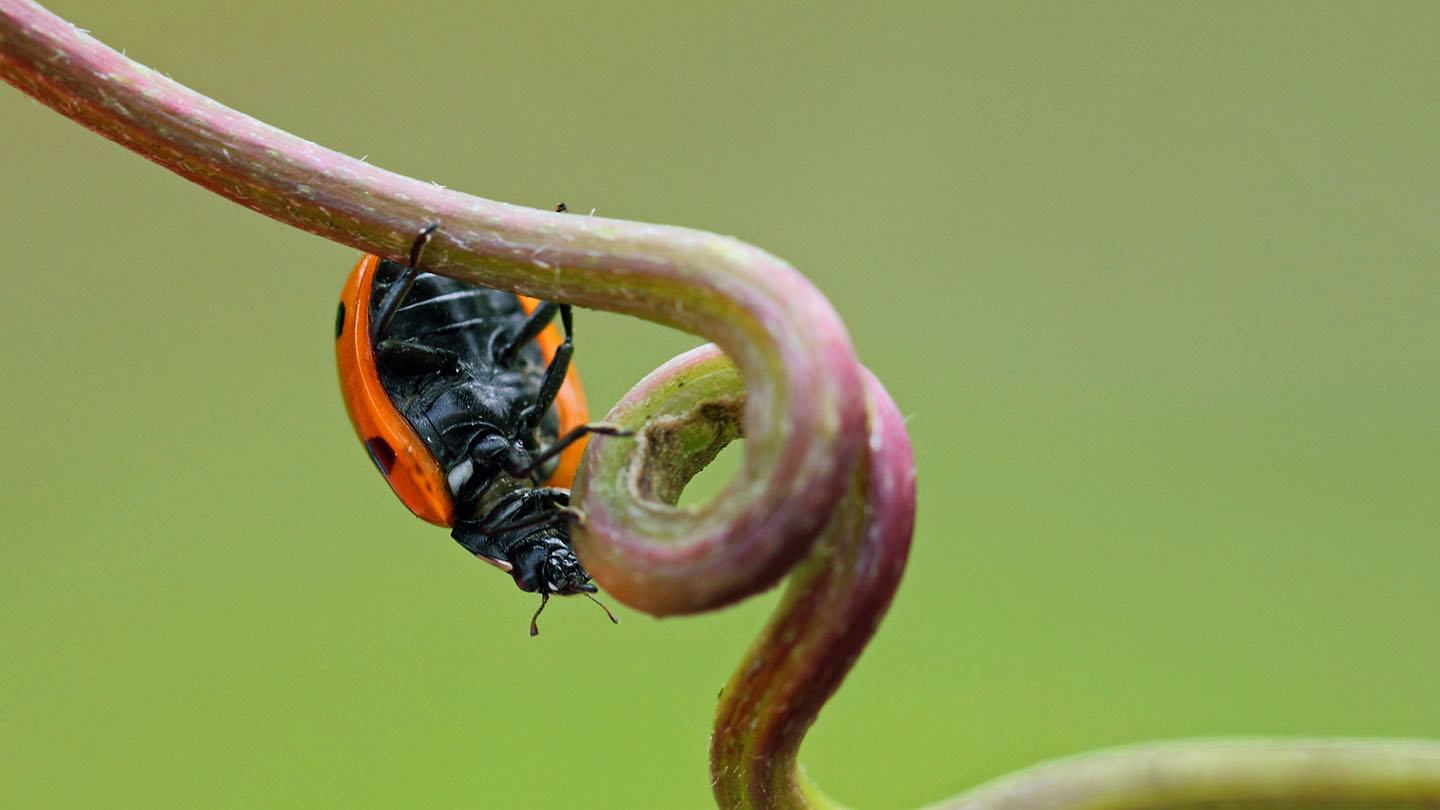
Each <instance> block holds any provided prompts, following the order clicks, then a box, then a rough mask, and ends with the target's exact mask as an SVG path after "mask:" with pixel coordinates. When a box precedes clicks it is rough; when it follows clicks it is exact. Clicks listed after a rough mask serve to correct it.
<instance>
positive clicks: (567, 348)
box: [520, 304, 575, 433]
mask: <svg viewBox="0 0 1440 810" xmlns="http://www.w3.org/2000/svg"><path fill="white" fill-rule="evenodd" d="M558 306H559V309H560V323H561V325H562V326H564V328H565V340H564V341H563V342H561V344H560V345H559V346H558V347H556V349H555V356H554V357H552V358H550V365H549V366H547V367H546V368H545V379H544V380H542V381H541V382H540V393H539V394H538V395H537V396H536V397H535V401H534V402H533V403H531V404H530V405H529V406H528V407H527V408H525V410H523V411H521V412H520V419H521V421H522V423H523V424H524V426H525V429H524V432H525V433H529V432H531V431H533V430H534V429H535V428H537V427H539V426H540V420H541V419H544V418H545V412H546V411H548V410H550V406H551V405H553V404H555V397H556V396H558V395H559V394H560V387H561V386H563V385H564V384H565V372H567V371H569V370H570V356H571V355H573V354H574V353H575V343H574V341H573V340H572V339H571V335H572V333H573V331H574V328H575V325H574V323H573V322H572V321H571V318H570V305H569V304H559V305H558ZM536 311H537V312H538V311H539V310H538V309H537V310H536Z"/></svg>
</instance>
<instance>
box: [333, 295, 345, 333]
mask: <svg viewBox="0 0 1440 810" xmlns="http://www.w3.org/2000/svg"><path fill="white" fill-rule="evenodd" d="M343 331H345V302H344V301H341V302H340V308H339V309H337V310H335V339H336V340H339V339H340V333H341V332H343Z"/></svg>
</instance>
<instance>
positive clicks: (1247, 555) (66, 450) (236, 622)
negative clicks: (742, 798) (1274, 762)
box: [0, 0, 1440, 810]
mask: <svg viewBox="0 0 1440 810" xmlns="http://www.w3.org/2000/svg"><path fill="white" fill-rule="evenodd" d="M50 7H51V8H53V9H54V10H55V11H57V12H58V13H60V14H62V15H63V16H66V17H67V18H69V19H70V20H72V21H73V22H75V23H76V24H78V25H80V26H82V27H85V28H88V29H90V30H91V31H92V32H93V33H94V34H95V35H96V36H97V37H99V38H100V39H102V40H103V41H105V42H107V43H109V44H110V45H112V46H114V47H115V48H117V49H120V48H124V49H127V50H128V53H129V55H130V56H132V57H134V58H136V59H139V60H140V61H142V62H144V63H146V64H149V65H151V66H153V67H155V68H157V69H159V70H161V71H164V72H166V73H168V74H170V75H172V76H174V77H175V78H176V79H179V80H180V81H182V82H185V83H187V84H189V85H190V86H192V87H195V88H197V89H198V90H200V91H202V92H205V93H208V94H210V95H212V96H213V97H215V98H217V99H219V100H221V101H223V102H225V103H228V104H230V105H232V106H234V107H236V108H238V109H240V110H243V111H246V112H249V113H251V114H253V115H255V116H258V117H259V118H261V119H263V120H266V121H268V122H271V123H273V124H276V125H278V126H280V127H283V128H285V129H288V130H290V131H292V132H295V133H297V134H300V135H302V136H304V137H307V138H310V139H313V140H315V141H317V142H319V143H322V144H325V145H327V146H331V147H334V148H336V149H339V150H342V151H345V152H348V153H350V154H354V155H368V159H369V160H370V162H372V163H375V164H378V165H381V166H385V167H387V168H390V169H394V170H396V171H399V172H402V173H405V174H409V175H412V176H415V177H418V178H424V179H431V180H434V181H436V182H440V183H443V184H445V185H448V186H450V187H452V188H457V189H461V190H465V191H469V192H474V193H478V194H481V195H483V196H488V197H491V198H494V199H500V200H505V201H509V202H515V203H522V204H527V205H534V206H545V207H548V206H551V205H553V204H554V203H556V202H558V201H561V200H563V201H565V202H566V203H568V204H569V205H570V207H571V208H572V209H573V210H576V211H589V210H590V209H592V208H593V209H596V210H597V211H598V212H599V213H601V214H603V215H606V216H613V217H624V218H630V219H639V220H648V221H655V222H668V223H675V224H681V225H689V226H694V227H698V228H703V229H706V230H712V231H718V232H721V233H728V234H735V235H738V236H740V237H741V238H744V239H746V240H749V241H752V242H754V243H756V244H758V245H761V246H763V247H765V248H766V249H768V250H770V251H772V252H774V253H777V254H779V255H781V256H784V257H786V258H787V259H789V260H790V261H792V262H793V263H795V265H796V266H797V267H799V268H800V269H801V270H802V271H803V272H805V273H806V274H807V275H808V276H809V277H810V278H812V279H813V280H814V281H815V283H816V284H817V285H819V287H820V288H821V289H823V290H824V291H825V292H826V293H827V294H828V295H829V296H830V298H831V300H832V301H833V302H834V304H835V306H836V307H837V308H838V309H839V311H840V313H841V314H842V316H843V317H844V318H845V319H846V321H847V322H848V324H849V326H850V329H851V334H852V336H853V338H854V341H855V343H856V346H857V347H858V350H859V352H860V354H861V356H862V358H863V359H864V360H865V362H866V363H867V364H868V365H869V366H870V367H871V368H872V369H874V371H875V372H876V373H877V374H878V375H879V376H880V377H881V379H882V380H884V381H885V382H886V384H887V385H888V386H889V388H890V390H891V391H892V393H893V394H894V395H895V398H896V399H897V400H898V402H899V403H900V406H901V408H902V410H903V411H904V412H905V413H906V414H907V415H908V416H909V417H910V421H909V426H910V430H911V436H912V437H913V439H914V441H915V445H916V451H917V457H918V464H919V473H920V486H921V493H920V520H919V526H918V531H917V536H916V544H915V550H914V554H913V557H912V561H911V565H910V569H909V572H908V573H907V575H906V580H905V582H904V585H903V586H902V589H901V592H900V595H899V596H898V598H897V600H896V603H895V606H894V609H893V611H892V612H891V615H890V617H889V618H888V620H887V621H886V623H885V624H884V626H883V627H882V628H881V632H880V634H879V636H878V637H877V639H876V641H875V643H874V644H873V645H872V646H871V648H870V650H869V651H868V652H867V653H866V655H865V656H864V657H863V658H862V659H861V661H860V664H859V666H858V668H857V669H856V671H855V672H854V674H853V675H852V676H851V678H850V679H849V681H848V682H847V683H846V685H845V687H844V688H843V689H842V690H841V692H840V694H839V695H838V697H837V698H836V699H835V700H834V701H833V702H832V705H830V706H829V707H828V708H827V709H826V710H825V713H824V714H823V716H822V717H821V720H820V722H819V723H818V724H817V726H816V728H815V730H814V732H813V734H812V736H811V738H810V740H809V741H808V742H807V743H806V746H805V748H804V751H803V752H802V760H803V762H804V763H805V764H806V766H807V769H808V771H809V773H810V774H811V775H812V776H813V777H814V778H815V779H816V780H818V781H819V783H820V784H821V785H822V786H823V787H824V788H825V789H826V790H827V791H829V792H830V793H831V794H832V795H834V796H835V797H836V798H838V799H840V800H842V801H844V802H845V803H847V804H852V805H854V806H858V807H865V808H880V809H881V810H885V809H887V808H902V807H912V806H916V805H919V804H922V803H925V802H929V801H933V800H936V799H939V798H941V797H944V796H947V795H950V794H952V793H955V792H957V791H959V790H961V789H963V788H965V787H967V786H970V785H973V784H975V783H977V782H979V781H981V780H984V779H987V778H990V777H994V776H997V775H1000V774H1003V773H1006V772H1009V771H1012V770H1014V769H1017V768H1020V767H1023V766H1025V765H1028V764H1031V763H1034V762H1036V761H1038V760H1041V759H1045V758H1050V757H1055V756H1060V755H1065V754H1069V753H1075V752H1079V751H1083V750H1087V749H1092V748H1095V747H1099V746H1109V745H1114V744H1119V743H1126V742H1133V741H1140V740H1148V739H1154V738H1172V737H1184V736H1193V735H1206V736H1214V735H1237V734H1238V735H1300V734H1303V735H1393V736H1436V735H1440V701H1437V700H1436V683H1437V682H1440V642H1437V641H1436V638H1435V635H1436V634H1435V616H1436V611H1437V610H1440V590H1437V582H1440V571H1437V569H1440V543H1437V542H1436V541H1437V537H1440V530H1437V524H1440V348H1437V347H1440V315H1437V312H1440V226H1437V223H1440V147H1437V143H1440V103H1437V102H1440V49H1437V48H1436V46H1435V44H1436V42H1440V10H1437V6H1436V5H1435V4H1433V3H1411V4H1404V3H1385V4H1364V3H1353V4H1337V3H1314V2H1304V3H1278V2H1277V3H1263V4H1254V3H1228V4H1194V5H1193V6H1191V7H1189V8H1186V7H1182V6H1180V5H1178V4H1155V3H1146V2H1136V3H1105V4H1065V3H1046V4H1026V5H1023V6H1021V5H1015V4H1011V3H1006V2H1000V3H983V4H982V3H969V4H959V3H932V4H922V3H911V4H898V5H897V4H884V5H882V4H875V5H874V6H870V7H859V6H848V7H844V8H842V7H840V6H839V5H837V4H832V3H820V2H812V3H807V4H794V5H787V6H785V7H783V8H776V7H774V6H772V5H770V4H760V3H754V4H743V5H742V4H727V5H724V6H723V7H722V6H721V5H719V4H716V5H714V6H710V7H706V6H701V5H695V6H691V7H678V6H676V5H673V4H669V3H651V4H643V3H629V4H618V5H611V4H605V3H580V2H569V3H545V4H538V3H537V4H526V3H504V4H498V3H487V2H467V3H460V2H444V1H443V0H431V1H429V2H419V3H416V4H411V5H409V6H408V7H406V10H405V11H399V10H398V9H399V8H400V7H399V6H396V5H395V4H392V3H382V2H375V1H374V0H364V1H358V2H349V3H319V4H306V3H293V2H287V3H279V2H264V1H257V2H252V3H245V4H224V5H217V4H214V3H210V2H198V1H197V0H148V2H139V1H138V0H133V1H132V0H53V1H52V2H51V4H50ZM0 121H4V124H3V126H0V152H3V154H4V155H5V159H4V160H3V163H0V183H3V188H4V189H5V193H4V194H3V195H0V222H3V223H4V224H3V226H0V227H3V229H4V234H5V253H6V264H7V265H8V267H7V269H6V270H5V271H4V279H5V283H4V288H3V294H0V338H3V343H4V345H5V347H6V348H5V351H3V352H0V379H3V383H0V398H3V399H0V401H3V403H4V408H5V413H6V415H7V418H6V419H5V420H4V423H3V427H0V430H3V443H4V448H5V453H4V461H3V465H0V510H3V511H0V515H3V517H0V534H3V536H4V540H5V542H4V554H5V556H4V560H3V563H0V594H3V596H0V639H3V655H0V805H4V806H6V807H24V808H42V807H43V808H49V807H215V808H227V807H237V808H238V807H245V808H249V807H256V806H264V807H314V806H321V807H325V806H347V807H362V808H363V807H402V806H416V807H494V808H508V807H519V806H522V805H534V804H536V803H546V804H557V805H566V804H571V803H583V804H585V805H586V806H588V807H594V808H609V807H614V808H702V807H707V806H711V800H710V798H709V788H708V777H707V774H706V767H705V753H706V745H707V734H708V723H709V719H710V713H711V711H712V708H713V701H714V699H715V694H716V692H717V690H718V689H719V687H720V685H721V684H722V683H723V682H724V680H725V679H726V678H727V676H728V675H729V672H730V668H731V667H732V666H733V665H734V663H735V661H736V660H737V658H738V656H739V654H740V653H741V651H742V650H743V649H744V647H745V646H746V645H747V643H748V640H749V638H750V637H751V635H752V634H753V633H754V631H755V630H756V629H757V628H758V627H759V625H760V623H761V622H762V621H763V618H764V616H765V614H766V612H767V610H768V609H769V607H770V606H771V605H773V602H774V594H771V595H768V596H767V597H763V598H760V599H757V600H753V601H752V602H749V603H746V604H744V605H741V606H739V607H736V608H733V609H730V610H726V611H723V612H720V613H718V614H714V615H707V616H703V617H697V618H689V619H677V620H669V621H665V622H658V621H654V620H652V619H650V618H648V617H645V616H642V615H638V614H636V613H634V612H633V611H629V610H623V609H622V610H621V616H622V620H623V624H622V625H621V626H620V627H618V628H617V627H612V626H610V624H609V623H608V622H606V621H605V620H604V617H603V615H601V613H600V612H599V610H598V609H596V608H595V607H594V606H593V605H590V604H588V603H584V602H571V601H567V602H562V603H560V604H557V605H553V606H552V607H551V608H550V609H549V610H548V611H547V613H546V616H545V621H544V624H543V630H544V632H543V634H542V635H541V637H540V638H539V639H538V640H532V639H530V638H528V637H527V635H526V632H525V629H526V622H527V620H528V618H529V614H530V611H531V610H532V609H533V607H534V603H533V602H532V600H531V598H530V597H529V596H522V595H521V594H519V593H518V592H517V591H516V590H515V588H514V587H513V585H512V584H511V583H510V582H509V581H508V580H507V579H505V578H504V577H502V576H498V575H497V574H496V573H495V572H494V571H492V570H490V569H489V568H488V567H487V566H483V565H480V564H478V563H476V562H475V561H473V560H471V559H468V558H466V557H465V555H464V554H463V552H462V551H460V550H459V549H458V548H457V547H456V546H455V545H454V543H453V542H451V541H450V539H449V538H448V537H447V536H446V534H445V533H444V532H442V531H440V530H437V529H433V528H431V527H429V526H428V525H426V524H423V523H421V522H419V521H417V520H415V519H414V518H412V517H411V516H410V515H409V514H408V513H407V512H406V511H405V510H404V509H403V508H402V507H401V506H400V504H399V503H398V502H396V501H395V500H394V498H393V497H392V496H391V495H390V493H389V491H388V490H387V489H386V487H385V485H384V484H383V483H382V482H381V480H380V478H379V476H377V475H376V474H375V472H374V471H373V469H372V468H371V466H370V464H369V462H367V461H366V459H365V456H364V453H363V452H362V451H361V450H360V448H359V447H358V446H357V443H356V440H355V438H354V436H353V435H352V433H351V429H350V426H349V424H348V423H347V421H346V418H345V415H344V412H343V410H342V408H341V404H340V399H339V394H338V391H337V386H336V382H335V373H334V369H333V362H334V361H333V356H332V343H331V328H332V322H333V313H334V306H335V299H336V296H337V294H338V292H339V288H340V284H341V282H342V281H343V279H344V278H345V276H346V274H347V273H348V271H349V269H350V267H351V265H352V264H353V263H354V260H355V258H356V257H355V253H354V252H353V251H351V250H350V249H348V248H343V247H340V246H337V245H334V244H330V243H327V242H324V241H321V240H320V239H317V238H315V237H311V236H308V235H306V234H303V233H299V232H296V231H292V230H290V229H288V228H285V227H282V226H280V225H278V224H275V223H273V222H270V221H269V220H266V219H263V218H261V217H259V216H257V215H255V214H252V213H249V212H247V211H244V210H242V209H240V208H238V207H236V206H234V205H232V204H231V203H228V202H226V201H224V200H221V199H219V198H217V197H214V196H212V195H210V194H208V193H206V192H203V191H201V190H200V189H198V188H196V187H192V186H190V185H189V184H187V183H185V182H183V181H181V180H179V179H177V178H175V177H173V176H171V175H169V174H168V173H166V172H164V171H162V170H160V169H158V168H156V167H155V166H153V165H151V164H149V163H147V162H145V161H143V160H141V159H140V158H138V157H135V156H134V155H131V154H130V153H128V152H125V151H124V150H122V149H121V148H120V147H118V146H115V145H113V144H111V143H109V142H106V141H103V140H101V139H100V138H98V137H96V136H94V135H92V134H91V133H89V132H87V131H85V130H83V129H81V128H79V127H78V126H76V125H75V124H73V123H71V122H69V121H67V120H65V119H63V118H61V117H59V116H58V115H56V114H55V113H53V112H51V111H50V110H48V109H45V108H43V107H41V106H39V105H38V104H36V103H34V102H31V101H30V100H28V99H27V98H25V97H23V96H22V95H21V94H20V93H19V92H18V91H15V90H13V89H12V88H9V87H4V88H0ZM577 334H578V341H579V343H578V346H579V353H578V362H579V365H580V368H581V370H582V371H583V373H584V378H585V384H586V387H587V388H588V390H589V393H590V397H591V402H592V409H593V410H595V411H596V412H599V413H603V412H604V411H605V410H606V409H607V408H608V406H609V403H610V402H613V401H614V400H615V398H617V397H618V396H619V395H620V394H621V393H623V392H624V391H625V390H626V389H627V388H628V387H629V385H630V384H631V383H632V382H634V381H635V380H637V379H638V378H639V377H640V376H641V375H642V374H644V373H645V372H646V371H648V370H649V369H650V368H652V367H653V366H655V365H656V364H658V363H660V362H661V361H663V360H664V359H665V358H667V357H668V356H670V355H671V354H673V353H675V352H677V351H680V350H682V349H684V348H687V347H689V346H691V345H694V344H695V343H696V342H697V341H696V340H695V339H694V338H691V337H689V336H686V335H679V334H674V333H670V332H667V331H665V330H662V329H660V328H658V327H655V326H652V325H649V324H643V323H636V322H631V321H627V320H625V319H622V318H619V317H616V316H611V315H608V314H604V313H593V312H582V313H579V320H578V326H577ZM707 481H708V483H709V484H710V485H711V486H714V484H715V476H710V478H709V479H707Z"/></svg>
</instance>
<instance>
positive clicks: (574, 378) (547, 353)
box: [335, 255, 590, 526]
mask: <svg viewBox="0 0 1440 810" xmlns="http://www.w3.org/2000/svg"><path fill="white" fill-rule="evenodd" d="M379 265H380V259H379V257H377V256H374V255H366V256H364V257H362V258H361V259H360V262H359V263H358V264H356V265H355V269H354V271H352V272H351V274H350V278H349V279H348V280H347V281H346V282H345V288H344V290H343V291H342V292H341V294H340V306H341V312H340V315H339V321H338V333H337V335H336V340H335V353H336V360H337V362H338V365H339V369H340V387H341V390H342V391H343V392H344V394H345V397H344V399H345V410H346V411H347V412H348V413H349V414H350V423H351V424H352V425H354V427H355V433H356V434H357V435H358V436H359V437H360V441H361V442H362V443H364V445H365V447H366V449H367V450H368V451H369V452H370V455H371V456H372V458H374V460H375V463H376V465H377V466H379V467H380V468H381V470H382V472H384V474H385V480H386V482H388V483H389V484H390V488H391V489H392V490H394V491H395V495H396V497H398V498H399V499H400V500H401V502H403V503H404V504H405V505H406V506H407V507H409V509H410V511H411V512H414V513H415V515H416V516H417V517H420V518H422V519H424V520H427V521H429V522H431V523H434V524H436V525H438V526H454V525H455V499H454V497H453V496H452V495H451V494H450V489H449V485H448V483H447V482H446V476H445V470H443V469H442V468H441V467H440V463H439V462H438V461H436V460H435V456H434V454H432V453H431V452H430V449H429V448H428V447H426V446H425V443H424V442H423V441H421V440H420V437H419V435H417V434H416V433H415V429H414V428H412V427H411V426H410V423H409V422H408V421H407V420H406V419H405V417H404V415H402V414H401V413H400V411H399V409H397V408H396V407H395V405H394V403H393V402H391V401H390V395H389V394H387V393H386V392H385V387H384V386H383V385H381V384H380V376H379V374H378V373H377V371H376V369H375V355H374V347H373V346H372V345H371V342H370V339H369V335H370V308H369V307H368V306H359V302H360V301H361V300H366V301H368V295H363V294H362V293H365V292H366V291H368V290H369V288H370V284H371V281H372V278H373V276H374V273H375V270H376V268H377V267H379ZM517 297H518V298H519V300H520V304H521V306H522V307H523V308H524V310H525V312H526V313H527V314H528V313H530V312H533V311H534V310H535V308H536V307H537V306H539V302H538V301H536V300H535V299H533V298H526V297H525V296H517ZM561 340H562V337H561V334H560V330H559V329H558V328H557V327H556V326H555V325H554V324H551V325H550V326H548V327H546V328H545V330H544V331H542V332H541V333H540V336H539V337H538V338H536V342H537V343H538V344H539V345H540V350H541V353H542V354H543V356H544V358H545V362H546V363H547V364H548V363H549V362H550V360H551V358H553V357H554V356H555V350H556V348H558V347H559V346H560V343H561ZM555 409H556V413H557V415H558V416H559V419H560V435H562V436H563V435H565V433H567V432H569V431H570V430H572V429H573V428H575V427H578V426H580V425H583V424H585V423H586V422H587V421H588V420H589V418H590V416H589V413H588V411H587V410H586V407H585V393H584V391H583V390H582V389H581V388H580V376H579V374H578V373H577V372H576V370H575V366H574V365H573V364H572V365H571V366H570V369H569V370H568V371H567V372H566V375H565V384H564V385H563V386H561V388H560V393H559V394H558V395H556V397H555ZM584 452H585V440H584V439H582V440H580V441H577V442H575V443H574V444H572V445H570V446H569V447H567V448H565V451H564V452H562V453H561V454H560V456H559V460H558V463H557V466H556V468H555V471H554V473H552V474H551V475H550V477H549V478H548V479H547V480H546V481H545V484H546V485H548V486H554V487H569V486H570V483H571V481H572V480H574V478H575V470H576V469H577V468H578V467H579V464H580V455H581V454H582V453H584Z"/></svg>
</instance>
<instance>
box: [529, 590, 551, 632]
mask: <svg viewBox="0 0 1440 810" xmlns="http://www.w3.org/2000/svg"><path fill="white" fill-rule="evenodd" d="M549 602H550V594H548V593H542V594H540V607H538V608H536V609H535V615H534V616H531V617H530V635H531V636H538V635H540V628H539V627H537V626H536V625H535V620H536V619H539V618H540V611H542V610H544V609H545V605H546V604H548V603H549Z"/></svg>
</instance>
